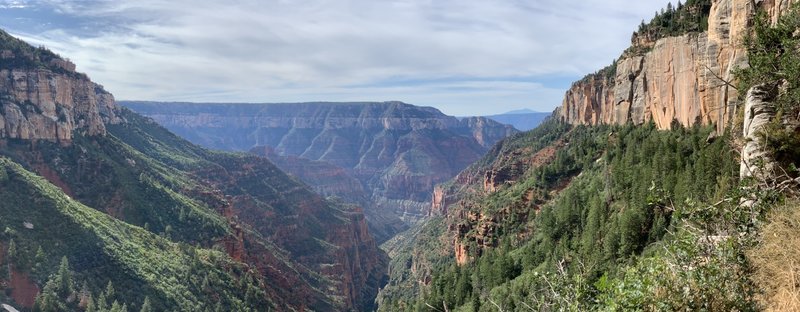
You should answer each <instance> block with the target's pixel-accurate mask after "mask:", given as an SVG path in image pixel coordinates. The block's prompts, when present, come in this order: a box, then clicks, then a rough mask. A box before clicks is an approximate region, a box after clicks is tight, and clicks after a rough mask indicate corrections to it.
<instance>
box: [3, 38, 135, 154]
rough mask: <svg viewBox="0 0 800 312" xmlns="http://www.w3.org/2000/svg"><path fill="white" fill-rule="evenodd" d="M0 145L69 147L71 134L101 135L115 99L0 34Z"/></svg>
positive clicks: (70, 68) (60, 62) (49, 56)
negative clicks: (14, 142)
mask: <svg viewBox="0 0 800 312" xmlns="http://www.w3.org/2000/svg"><path fill="white" fill-rule="evenodd" d="M0 39H2V41H3V46H0V65H2V66H0V139H23V140H49V141H56V142H60V143H65V144H68V143H69V142H71V141H72V136H73V132H74V131H79V132H80V133H82V134H85V135H104V134H105V133H106V129H105V125H104V124H103V123H104V122H107V123H118V122H120V121H121V120H120V118H119V117H117V115H116V113H115V112H114V111H115V109H116V104H115V102H114V97H113V96H112V95H111V94H110V93H108V92H106V91H105V90H103V87H102V86H100V85H98V84H96V83H94V82H92V81H91V80H89V78H88V77H86V75H83V74H80V73H77V72H75V65H74V64H72V63H71V62H69V61H67V60H64V59H62V58H60V57H58V56H56V55H55V54H53V53H52V52H49V51H46V50H43V49H41V48H39V49H36V48H32V47H29V46H27V45H26V44H24V43H21V41H19V40H18V39H16V38H13V37H11V36H10V35H8V34H7V33H5V32H2V33H0Z"/></svg>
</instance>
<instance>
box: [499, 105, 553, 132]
mask: <svg viewBox="0 0 800 312" xmlns="http://www.w3.org/2000/svg"><path fill="white" fill-rule="evenodd" d="M550 115H552V113H543V112H536V111H533V110H530V109H518V110H513V111H510V112H506V113H503V114H497V115H490V116H484V117H486V118H489V119H491V120H494V121H497V122H499V123H504V124H507V125H511V126H513V127H514V128H515V129H517V130H520V131H528V130H531V129H533V128H536V127H537V126H539V124H541V123H542V122H543V121H544V119H545V118H547V117H549V116H550Z"/></svg>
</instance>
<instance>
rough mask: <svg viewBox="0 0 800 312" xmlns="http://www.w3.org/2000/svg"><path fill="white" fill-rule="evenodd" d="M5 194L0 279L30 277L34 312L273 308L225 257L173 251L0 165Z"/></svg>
mask: <svg viewBox="0 0 800 312" xmlns="http://www.w3.org/2000/svg"><path fill="white" fill-rule="evenodd" d="M0 187H1V188H2V190H3V192H0V201H2V202H3V203H14V204H4V205H2V206H0V214H2V216H3V218H0V226H2V228H3V229H4V230H3V233H2V238H1V239H0V241H2V245H3V246H5V247H6V251H7V252H6V257H4V259H3V267H4V269H5V270H6V271H8V272H6V273H7V274H4V276H3V277H2V279H4V280H5V279H6V276H8V274H10V275H17V274H20V275H29V277H30V280H31V281H32V282H34V283H37V284H38V285H44V287H43V288H42V293H41V294H40V295H39V296H38V297H37V302H36V304H37V306H36V310H40V311H68V310H79V309H87V310H89V309H90V308H89V306H88V305H93V306H94V308H95V309H96V311H108V310H109V309H111V307H112V306H117V305H119V306H127V307H128V308H129V309H130V310H139V308H140V307H141V305H142V304H143V303H144V301H145V299H147V300H148V301H149V303H150V305H151V308H152V309H153V311H156V310H182V311H203V310H207V311H215V310H216V311H229V310H231V309H233V310H241V311H250V310H252V311H261V310H264V309H267V308H269V307H274V305H273V304H272V303H270V302H269V301H267V300H266V298H265V296H264V294H263V293H262V292H263V291H262V290H261V289H263V288H264V283H265V280H264V279H262V278H260V277H259V274H258V273H257V272H255V271H253V270H252V269H250V268H248V267H247V266H246V265H243V264H241V263H237V262H234V261H232V260H231V259H230V258H229V257H228V256H227V255H226V254H225V253H223V252H220V251H217V250H211V249H202V248H196V247H192V246H189V245H187V244H182V243H175V242H172V241H170V240H168V239H166V238H164V237H161V236H158V235H155V234H153V233H151V232H148V231H146V230H144V229H142V228H140V227H136V226H132V225H130V224H127V223H125V222H121V221H119V220H116V219H114V218H112V217H110V216H108V215H106V214H103V213H101V212H98V211H96V210H94V209H92V208H89V207H87V206H85V205H83V204H81V203H79V202H76V201H74V200H73V199H71V198H70V197H69V196H67V195H66V194H64V193H63V192H62V191H61V190H60V189H59V188H57V187H55V186H54V185H52V184H50V183H49V182H47V181H46V180H44V179H43V178H41V177H38V176H36V175H35V174H33V173H31V172H29V171H27V170H25V169H23V168H22V166H20V165H18V164H16V163H14V162H12V161H11V160H9V159H7V158H0ZM11 245H13V246H14V247H10V246H11ZM8 249H13V252H10V251H8ZM62 259H64V260H65V261H64V260H62ZM62 261H64V262H63V263H65V264H67V266H66V267H65V268H66V269H65V270H62V269H60V265H62ZM201 272H202V273H201ZM109 285H111V286H109ZM109 290H113V291H109ZM14 292H15V290H14V289H12V291H11V293H12V294H14ZM7 293H8V292H7ZM23 295H24V294H23ZM0 298H2V297H0ZM2 301H4V302H9V301H8V300H6V299H3V300H2Z"/></svg>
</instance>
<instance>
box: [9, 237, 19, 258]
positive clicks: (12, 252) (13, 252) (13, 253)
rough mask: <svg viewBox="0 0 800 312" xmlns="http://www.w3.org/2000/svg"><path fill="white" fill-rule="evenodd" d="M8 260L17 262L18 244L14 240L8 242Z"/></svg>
mask: <svg viewBox="0 0 800 312" xmlns="http://www.w3.org/2000/svg"><path fill="white" fill-rule="evenodd" d="M8 259H10V260H11V261H12V262H16V260H17V244H16V243H14V239H13V238H12V239H11V240H10V241H9V242H8Z"/></svg>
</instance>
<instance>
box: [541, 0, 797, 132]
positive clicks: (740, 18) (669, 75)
mask: <svg viewBox="0 0 800 312" xmlns="http://www.w3.org/2000/svg"><path fill="white" fill-rule="evenodd" d="M791 2H793V1H791V0H783V1H781V0H774V1H756V2H755V3H757V5H760V6H763V7H764V8H765V9H766V11H767V12H768V14H770V17H771V18H772V19H773V20H777V17H778V16H780V15H781V14H782V12H785V11H786V9H787V8H788V6H789V4H790V3H791ZM752 3H753V2H752V1H750V0H717V1H713V3H712V6H711V11H710V13H709V16H708V30H707V31H705V32H702V33H688V34H685V35H682V36H675V37H666V38H661V39H658V40H656V41H653V40H652V38H648V37H647V36H634V37H633V39H632V47H631V49H629V50H628V51H627V52H626V53H625V54H623V55H622V56H621V57H620V59H619V60H618V61H617V63H616V64H615V65H614V66H612V67H609V68H607V69H605V70H602V71H600V72H598V73H596V74H593V75H589V76H587V77H586V78H584V79H583V80H582V81H579V82H576V83H574V84H573V85H572V87H571V88H570V90H569V91H567V94H566V96H565V98H564V102H563V103H562V105H561V107H560V108H559V109H557V114H558V115H559V116H560V117H561V118H562V120H564V121H566V122H568V123H571V124H592V125H594V124H601V123H602V124H624V123H629V122H630V123H634V124H642V123H645V122H649V121H650V120H652V121H653V122H654V123H655V124H656V126H657V127H658V128H659V129H670V128H671V124H672V122H673V120H674V121H677V122H679V123H681V124H682V125H684V126H691V125H693V124H695V123H700V124H714V125H716V126H717V129H718V130H721V129H723V128H725V127H726V126H727V125H728V124H729V122H730V121H731V119H732V117H733V112H734V111H735V110H736V107H737V105H739V100H738V97H737V90H736V89H735V87H734V86H732V85H731V83H732V82H733V80H734V77H733V71H734V70H735V69H736V68H737V67H740V66H746V63H747V57H746V51H745V50H744V47H743V44H742V41H743V39H744V36H745V35H746V31H747V26H748V23H749V19H750V17H751V16H752V14H753V12H754V8H753V7H752Z"/></svg>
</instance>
